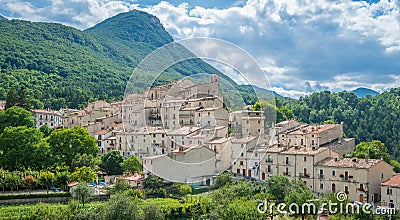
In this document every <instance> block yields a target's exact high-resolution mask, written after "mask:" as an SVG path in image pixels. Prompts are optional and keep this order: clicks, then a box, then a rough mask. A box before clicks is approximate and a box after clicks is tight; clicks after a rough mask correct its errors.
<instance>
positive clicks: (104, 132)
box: [94, 130, 110, 135]
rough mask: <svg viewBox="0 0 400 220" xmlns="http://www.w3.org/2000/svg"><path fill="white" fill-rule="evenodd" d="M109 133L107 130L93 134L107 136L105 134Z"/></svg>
mask: <svg viewBox="0 0 400 220" xmlns="http://www.w3.org/2000/svg"><path fill="white" fill-rule="evenodd" d="M109 132H110V131H109V130H101V131H97V132H95V133H94V134H95V135H104V134H107V133H109Z"/></svg>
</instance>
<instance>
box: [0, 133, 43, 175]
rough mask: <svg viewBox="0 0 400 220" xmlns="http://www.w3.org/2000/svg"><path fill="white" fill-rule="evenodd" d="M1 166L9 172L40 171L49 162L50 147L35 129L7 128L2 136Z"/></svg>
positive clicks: (0, 137) (0, 146)
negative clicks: (29, 169)
mask: <svg viewBox="0 0 400 220" xmlns="http://www.w3.org/2000/svg"><path fill="white" fill-rule="evenodd" d="M0 151H1V152H2V155H1V156H2V159H1V160H0V164H1V166H2V167H3V168H5V169H7V170H26V169H28V168H31V169H36V170H40V169H41V168H42V167H43V166H45V165H46V164H47V162H48V155H49V146H48V144H47V143H46V142H45V141H44V140H43V134H42V133H41V132H40V131H38V130H36V129H35V128H28V127H25V126H21V127H7V128H6V129H5V130H4V132H3V133H2V134H1V135H0Z"/></svg>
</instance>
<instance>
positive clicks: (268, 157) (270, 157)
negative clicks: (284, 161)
mask: <svg viewBox="0 0 400 220" xmlns="http://www.w3.org/2000/svg"><path fill="white" fill-rule="evenodd" d="M267 162H270V163H272V156H271V155H268V156H267Z"/></svg>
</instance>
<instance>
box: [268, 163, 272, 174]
mask: <svg viewBox="0 0 400 220" xmlns="http://www.w3.org/2000/svg"><path fill="white" fill-rule="evenodd" d="M267 172H268V173H271V172H272V171H271V165H268V166H267Z"/></svg>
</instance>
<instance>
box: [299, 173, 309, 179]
mask: <svg viewBox="0 0 400 220" xmlns="http://www.w3.org/2000/svg"><path fill="white" fill-rule="evenodd" d="M299 177H301V178H310V174H309V173H299Z"/></svg>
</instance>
